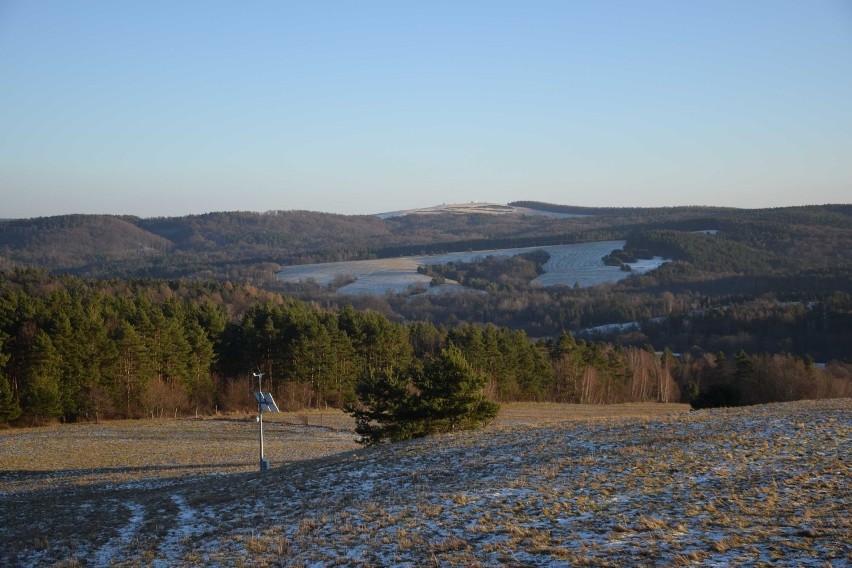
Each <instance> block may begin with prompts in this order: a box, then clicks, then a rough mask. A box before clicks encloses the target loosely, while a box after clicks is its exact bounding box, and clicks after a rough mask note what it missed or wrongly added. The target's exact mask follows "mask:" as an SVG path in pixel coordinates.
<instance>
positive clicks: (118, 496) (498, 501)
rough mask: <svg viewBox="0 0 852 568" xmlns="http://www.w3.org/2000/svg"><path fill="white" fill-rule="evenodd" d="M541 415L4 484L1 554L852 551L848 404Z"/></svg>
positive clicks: (516, 561) (763, 558)
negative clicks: (175, 473)
mask: <svg viewBox="0 0 852 568" xmlns="http://www.w3.org/2000/svg"><path fill="white" fill-rule="evenodd" d="M553 408H558V407H551V409H550V411H549V412H548V415H549V418H548V420H547V422H548V423H547V424H546V425H541V424H539V425H530V424H526V423H522V422H523V421H521V422H518V423H515V424H508V423H506V422H503V423H502V424H497V425H494V426H492V427H490V428H489V429H487V430H483V431H476V432H465V433H459V434H452V435H447V436H441V437H436V438H427V439H421V440H417V441H413V442H408V443H401V444H394V445H386V446H380V447H377V448H370V449H362V450H357V451H346V452H345V453H340V454H337V455H334V456H329V457H326V458H322V459H318V460H313V461H306V462H300V463H293V464H290V465H286V466H283V467H275V468H273V469H272V470H270V471H268V472H266V473H265V474H260V473H237V474H232V475H227V476H212V477H211V476H204V477H201V478H199V479H196V480H192V479H190V480H182V481H170V482H158V481H157V480H156V474H155V473H152V475H151V480H150V482H148V483H145V482H141V481H135V482H132V483H125V484H113V485H93V486H84V487H73V486H70V487H65V488H58V489H53V490H51V489H48V488H44V489H35V490H27V491H21V492H15V493H14V494H8V493H7V494H5V495H4V496H3V500H4V507H2V509H0V511H2V512H0V527H3V528H2V529H0V551H2V560H3V561H5V562H6V563H7V564H11V565H23V566H37V565H44V564H49V563H53V562H61V561H64V562H66V563H67V564H69V565H74V564H75V563H86V564H88V565H95V566H98V565H106V564H107V563H109V562H115V563H116V564H117V565H134V564H135V563H137V562H139V561H141V562H144V563H146V564H152V565H155V566H156V565H162V566H190V565H199V564H202V565H222V566H227V565H240V564H251V565H257V566H264V565H286V566H305V565H316V566H323V565H331V564H334V565H346V566H362V565H400V566H422V565H427V564H437V565H457V566H460V565H467V566H476V565H479V566H505V565H518V566H520V565H523V566H552V565H562V564H565V565H575V564H584V563H591V564H595V565H602V566H606V565H613V566H623V565H661V564H676V565H681V564H683V565H686V564H691V563H701V564H702V565H704V566H728V565H733V564H759V563H772V562H776V561H780V560H783V561H784V562H786V563H790V564H794V565H806V566H809V565H813V566H822V565H824V563H826V562H828V563H832V564H840V563H844V562H849V560H850V559H852V546H850V544H849V543H850V542H852V523H850V520H849V518H848V514H847V513H848V511H849V509H850V506H852V489H850V488H852V484H850V481H852V480H850V475H849V474H850V470H849V465H848V463H849V458H850V454H849V448H850V434H852V400H848V399H845V400H832V401H819V402H796V403H785V404H775V405H766V406H757V407H747V408H738V409H728V410H724V409H720V410H712V411H698V412H685V411H680V412H677V413H675V414H670V415H664V416H657V417H639V418H637V417H618V416H617V415H616V416H613V417H609V418H604V419H596V420H584V421H579V422H578V421H561V420H559V419H558V418H554V414H553ZM572 408H575V407H565V411H566V412H568V413H569V414H566V417H567V416H570V411H571V409H572ZM141 432H144V429H140V433H141ZM317 432H318V435H319V436H322V434H319V432H320V430H319V429H317ZM188 449H189V448H188ZM195 451H197V449H195Z"/></svg>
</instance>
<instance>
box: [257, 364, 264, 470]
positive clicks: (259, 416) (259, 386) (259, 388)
mask: <svg viewBox="0 0 852 568" xmlns="http://www.w3.org/2000/svg"><path fill="white" fill-rule="evenodd" d="M262 378H263V373H258V374H257V391H258V392H260V393H262V392H263V385H262V384H261V380H262ZM257 421H258V423H259V424H260V471H263V407H262V405H261V403H260V402H258V403H257Z"/></svg>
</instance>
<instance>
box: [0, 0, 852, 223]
mask: <svg viewBox="0 0 852 568" xmlns="http://www.w3.org/2000/svg"><path fill="white" fill-rule="evenodd" d="M850 197H852V2H850V1H849V0H793V1H790V0H746V1H743V0H735V1H728V0H716V1H704V0H690V1H688V2H682V1H676V0H666V1H662V0H647V1H638V0H636V1H616V0H589V1H581V0H575V1H571V0H562V1H544V0H543V1H536V0H533V1H530V2H518V1H515V2H503V1H500V0H491V1H482V2H473V1H464V0H456V1H451V2H444V1H442V0H430V1H428V2H399V1H388V2H377V1H370V0H364V1H322V0H317V1H311V2H304V1H298V2H287V1H284V0H278V1H271V2H254V1H246V2H233V1H229V2H219V1H216V0H205V1H198V2H194V1H173V0H168V1H160V0H146V1H145V2H115V1H85V0H68V1H61V2H59V1H48V0H0V218H20V217H36V216H48V215H57V214H65V213H109V214H122V215H136V216H140V217H158V216H178V215H185V214H195V213H205V212H210V211H236V210H240V211H268V210H294V209H307V210H313V211H326V212H333V213H343V214H370V213H380V212H386V211H396V210H401V209H410V208H417V207H429V206H433V205H439V204H441V203H464V202H470V201H486V202H495V203H507V202H511V201H516V200H536V201H544V202H550V203H559V204H569V205H584V206H636V207H651V206H675V205H721V206H732V207H745V208H752V207H777V206H786V205H804V204H820V203H850V202H852V199H850Z"/></svg>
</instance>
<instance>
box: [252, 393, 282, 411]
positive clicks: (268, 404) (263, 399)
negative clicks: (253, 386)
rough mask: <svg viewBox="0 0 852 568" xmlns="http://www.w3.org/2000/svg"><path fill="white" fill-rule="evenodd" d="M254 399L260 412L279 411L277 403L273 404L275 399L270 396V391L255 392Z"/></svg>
mask: <svg viewBox="0 0 852 568" xmlns="http://www.w3.org/2000/svg"><path fill="white" fill-rule="evenodd" d="M254 399H255V400H256V401H257V404H258V406H259V407H260V411H261V412H281V411H280V410H278V405H277V404H275V400H274V399H273V398H272V393H269V392H255V393H254Z"/></svg>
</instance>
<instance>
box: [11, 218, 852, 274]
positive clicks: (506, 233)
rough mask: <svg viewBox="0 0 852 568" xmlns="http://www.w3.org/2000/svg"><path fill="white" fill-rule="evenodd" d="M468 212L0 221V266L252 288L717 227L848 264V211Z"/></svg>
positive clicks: (752, 241)
mask: <svg viewBox="0 0 852 568" xmlns="http://www.w3.org/2000/svg"><path fill="white" fill-rule="evenodd" d="M474 205H476V206H474ZM474 205H466V206H464V207H462V206H456V207H449V206H443V207H437V208H433V209H432V210H421V211H420V214H405V215H398V216H388V217H386V218H382V216H372V215H360V216H347V215H334V214H328V213H317V212H309V211H270V212H267V213H249V212H220V213H209V214H205V215H191V216H186V217H173V218H151V219H140V218H136V217H116V216H109V215H67V216H61V217H46V218H35V219H18V220H7V221H0V258H4V259H6V261H11V262H16V263H20V264H25V265H32V266H37V267H40V268H45V269H48V270H51V271H55V272H74V273H77V274H81V275H88V276H95V277H107V278H112V277H128V276H154V277H161V278H171V277H194V278H217V279H233V278H237V279H244V280H245V279H248V278H251V279H253V280H254V281H256V280H257V276H258V274H259V273H263V274H265V275H266V277H265V279H270V278H271V276H272V274H273V273H274V271H275V270H276V269H277V268H276V267H278V266H281V265H290V264H303V263H310V262H331V261H342V260H359V259H367V258H386V257H393V256H400V255H412V254H428V253H433V252H451V251H464V250H477V249H493V248H506V247H519V246H541V245H552V244H567V243H573V242H584V241H591V240H611V239H625V238H629V237H631V236H633V235H641V234H643V233H644V232H646V231H653V230H668V231H678V232H689V231H698V230H706V229H714V230H717V229H721V231H722V233H723V235H724V236H725V238H726V239H727V240H726V241H724V242H725V243H728V244H731V246H734V245H736V246H740V247H747V248H746V253H747V254H746V256H749V255H751V256H752V257H754V258H758V257H760V258H762V259H763V260H762V262H770V263H773V262H774V263H775V264H776V265H783V264H784V263H785V262H786V263H787V264H790V262H791V261H790V260H789V259H787V260H785V257H786V256H788V255H796V259H795V262H796V263H797V265H798V266H799V268H804V267H810V268H814V267H824V266H826V265H828V264H830V263H831V262H834V263H836V262H838V261H840V262H843V261H848V254H847V251H848V250H850V246H852V236H850V235H852V207H850V206H847V205H837V206H830V205H827V206H814V207H793V208H783V209H767V210H738V209H721V208H706V207H674V208H655V209H642V208H633V209H626V208H576V207H570V206H560V205H552V204H541V203H535V202H517V203H513V204H510V205H508V206H498V205H494V204H474ZM486 205H487V207H485V206H486ZM480 206H481V207H480ZM483 207H485V209H483ZM426 212H429V213H430V214H425V213H426ZM542 213H543V214H542ZM662 247H663V245H662V244H661V248H662ZM652 252H653V251H652ZM746 262H748V260H746ZM261 280H263V278H262V279H261Z"/></svg>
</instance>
